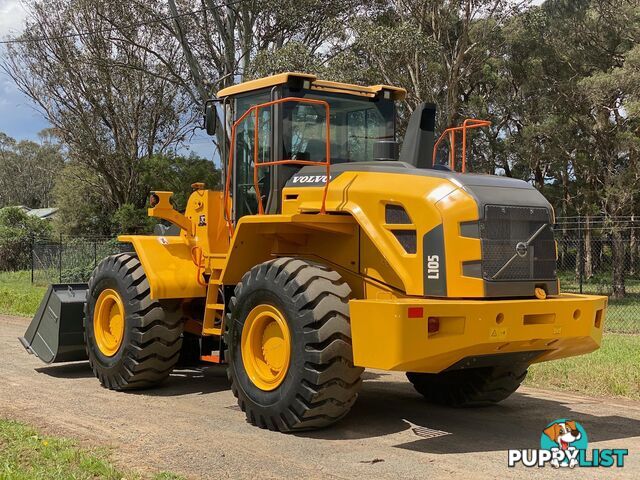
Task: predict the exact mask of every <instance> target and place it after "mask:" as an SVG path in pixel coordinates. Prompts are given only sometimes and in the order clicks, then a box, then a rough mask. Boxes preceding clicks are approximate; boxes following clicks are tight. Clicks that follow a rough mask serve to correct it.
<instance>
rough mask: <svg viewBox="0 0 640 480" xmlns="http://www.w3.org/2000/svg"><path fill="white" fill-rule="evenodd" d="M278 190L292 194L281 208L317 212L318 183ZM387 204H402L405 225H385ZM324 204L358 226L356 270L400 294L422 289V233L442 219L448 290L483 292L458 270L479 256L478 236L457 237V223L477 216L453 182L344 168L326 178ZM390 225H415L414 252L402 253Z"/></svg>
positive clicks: (319, 200) (460, 293) (418, 292)
mask: <svg viewBox="0 0 640 480" xmlns="http://www.w3.org/2000/svg"><path fill="white" fill-rule="evenodd" d="M379 192H385V195H384V196H381V195H380V193H379ZM283 195H284V196H285V198H286V197H287V196H295V200H289V201H285V202H283V213H284V214H291V215H292V214H295V213H298V212H317V211H319V210H320V207H321V204H322V187H321V186H319V187H317V188H314V187H308V186H300V187H297V186H289V187H286V188H285V189H284V191H283ZM387 204H394V205H402V206H403V207H404V208H405V210H406V211H407V213H408V215H409V217H410V219H411V222H412V223H411V225H387V224H386V223H385V207H386V205H387ZM326 206H327V211H329V212H344V213H349V214H350V215H351V216H352V217H353V218H354V219H355V220H356V221H357V222H358V224H359V226H360V228H361V230H362V236H361V239H362V240H361V258H360V260H361V263H360V273H361V274H362V275H365V276H367V277H370V278H372V279H375V280H378V281H380V282H382V283H384V284H386V285H388V286H389V287H391V288H392V289H395V290H397V292H398V293H399V294H400V295H402V294H406V295H423V293H424V282H423V269H424V261H423V259H424V256H423V251H422V248H423V245H422V238H423V236H424V235H425V234H426V233H427V232H428V231H430V230H431V229H433V228H434V227H437V226H438V225H440V224H444V232H445V245H447V256H446V262H447V264H446V266H447V291H448V292H449V296H461V297H477V298H480V297H483V296H484V291H483V285H482V280H481V279H477V278H470V277H463V276H462V262H463V261H467V260H480V240H478V239H472V238H464V237H462V236H461V235H460V231H459V224H460V222H467V221H475V220H478V207H477V205H476V203H475V201H474V200H473V198H472V197H471V196H470V195H469V194H468V193H466V192H465V191H464V190H463V189H462V188H460V187H459V186H457V185H456V184H454V183H453V182H451V181H449V180H447V179H443V178H440V177H431V176H426V175H425V176H418V175H405V174H401V173H397V174H396V173H389V172H356V171H347V172H343V173H341V174H340V175H339V176H337V177H336V178H334V179H333V180H332V181H331V183H330V184H329V192H328V195H327V203H326ZM394 229H412V230H416V235H417V251H416V253H415V254H409V253H406V251H405V250H404V249H403V248H402V246H401V245H400V243H399V242H398V240H397V239H396V238H395V236H394V235H393V233H392V230H394ZM332 249H333V245H325V246H324V250H326V251H327V252H330V251H331V250H332ZM327 254H329V253H327ZM319 255H321V256H322V255H323V253H319ZM427 294H428V292H427Z"/></svg>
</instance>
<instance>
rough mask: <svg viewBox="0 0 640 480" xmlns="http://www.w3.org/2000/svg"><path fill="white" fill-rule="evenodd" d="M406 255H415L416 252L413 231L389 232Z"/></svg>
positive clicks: (414, 233) (414, 232)
mask: <svg viewBox="0 0 640 480" xmlns="http://www.w3.org/2000/svg"><path fill="white" fill-rule="evenodd" d="M391 233H393V234H394V235H395V237H396V239H397V240H398V242H400V245H402V248H404V251H405V252H407V253H416V252H417V251H418V247H417V245H418V243H417V240H416V231H415V230H391Z"/></svg>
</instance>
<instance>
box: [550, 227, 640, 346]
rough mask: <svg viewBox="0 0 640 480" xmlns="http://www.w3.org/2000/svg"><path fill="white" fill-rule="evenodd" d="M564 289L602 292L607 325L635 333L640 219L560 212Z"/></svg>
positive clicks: (639, 315) (639, 308)
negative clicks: (567, 214) (605, 300)
mask: <svg viewBox="0 0 640 480" xmlns="http://www.w3.org/2000/svg"><path fill="white" fill-rule="evenodd" d="M557 221H558V223H557V224H556V225H555V236H556V240H557V242H558V277H559V279H560V288H561V290H562V291H563V292H573V293H587V294H589V293H590V294H597V295H606V296H608V297H609V308H608V310H607V319H606V322H605V325H606V330H608V331H611V332H618V333H636V334H637V333H640V222H639V221H638V219H637V218H636V217H635V216H629V217H615V218H611V217H559V218H558V220H557Z"/></svg>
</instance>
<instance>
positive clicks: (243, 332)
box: [225, 257, 363, 432]
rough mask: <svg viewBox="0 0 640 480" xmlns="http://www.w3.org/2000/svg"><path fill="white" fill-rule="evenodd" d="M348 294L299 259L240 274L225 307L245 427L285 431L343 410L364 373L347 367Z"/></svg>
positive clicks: (335, 279)
mask: <svg viewBox="0 0 640 480" xmlns="http://www.w3.org/2000/svg"><path fill="white" fill-rule="evenodd" d="M350 294H351V289H350V288H349V286H348V285H347V284H346V283H345V282H344V280H343V279H342V278H341V277H340V275H339V274H338V273H337V272H335V271H332V270H329V269H328V268H326V267H324V266H321V265H318V264H314V263H311V262H308V261H305V260H300V259H294V258H287V257H284V258H279V259H276V260H272V261H269V262H265V263H262V264H260V265H257V266H255V267H254V268H252V269H251V270H250V271H249V272H247V273H246V274H245V275H244V277H243V278H242V280H241V281H240V283H238V285H237V286H236V288H235V293H234V296H233V297H232V298H231V300H230V302H229V313H228V315H227V318H226V322H225V325H226V327H225V328H226V333H225V343H226V345H228V348H229V351H228V354H227V359H228V361H229V367H228V370H227V375H228V377H229V380H230V382H231V390H232V392H233V394H234V395H235V396H236V398H237V399H238V404H239V406H240V408H241V409H242V411H244V412H245V413H246V416H247V421H248V422H250V423H251V424H253V425H256V426H259V427H261V428H268V429H270V430H276V431H281V432H290V431H299V430H309V429H315V428H321V427H325V426H328V425H331V424H332V423H334V422H336V421H338V420H340V419H341V418H342V417H344V416H345V415H346V414H347V413H348V412H349V410H350V408H351V406H352V405H353V403H354V402H355V400H356V398H357V395H358V390H359V388H360V384H361V380H360V375H361V374H362V371H363V369H362V368H358V367H354V365H353V353H352V347H351V327H350V324H349V305H348V299H349V295H350ZM261 342H262V343H261Z"/></svg>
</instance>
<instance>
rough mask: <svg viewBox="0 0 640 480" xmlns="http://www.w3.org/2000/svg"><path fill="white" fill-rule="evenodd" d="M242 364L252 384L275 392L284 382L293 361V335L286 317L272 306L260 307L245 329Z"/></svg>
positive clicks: (252, 315)
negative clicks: (291, 360) (290, 362)
mask: <svg viewBox="0 0 640 480" xmlns="http://www.w3.org/2000/svg"><path fill="white" fill-rule="evenodd" d="M241 347H242V362H243V363H244V368H245V370H246V372H247V375H249V378H250V379H251V381H252V382H253V384H254V385H255V386H256V387H258V388H259V389H260V390H265V391H269V390H274V389H276V388H277V387H278V386H279V385H280V384H281V383H282V382H283V381H284V378H285V377H286V375H287V370H288V369H289V361H290V359H291V335H290V333H289V326H288V325H287V321H286V320H285V318H284V315H283V314H282V312H280V310H278V309H277V308H276V307H274V306H273V305H266V304H263V305H258V306H257V307H255V308H254V309H253V310H251V312H249V315H248V316H247V319H246V320H245V322H244V327H243V329H242V340H241Z"/></svg>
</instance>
